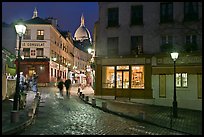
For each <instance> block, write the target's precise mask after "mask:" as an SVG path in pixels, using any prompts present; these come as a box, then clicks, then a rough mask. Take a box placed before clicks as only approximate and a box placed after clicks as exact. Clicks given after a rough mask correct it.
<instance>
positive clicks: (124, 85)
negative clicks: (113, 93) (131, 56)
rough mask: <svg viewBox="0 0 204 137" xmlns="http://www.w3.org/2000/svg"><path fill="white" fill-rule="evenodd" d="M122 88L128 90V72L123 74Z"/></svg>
mask: <svg viewBox="0 0 204 137" xmlns="http://www.w3.org/2000/svg"><path fill="white" fill-rule="evenodd" d="M123 88H129V71H124V72H123Z"/></svg>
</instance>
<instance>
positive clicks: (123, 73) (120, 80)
mask: <svg viewBox="0 0 204 137" xmlns="http://www.w3.org/2000/svg"><path fill="white" fill-rule="evenodd" d="M116 76H117V77H116V79H117V81H116V88H122V89H125V88H129V66H117V73H116Z"/></svg>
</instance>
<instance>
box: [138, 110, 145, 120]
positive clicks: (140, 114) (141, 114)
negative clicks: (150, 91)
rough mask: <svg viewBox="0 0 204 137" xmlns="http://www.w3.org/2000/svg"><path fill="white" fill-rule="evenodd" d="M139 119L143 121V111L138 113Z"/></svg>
mask: <svg viewBox="0 0 204 137" xmlns="http://www.w3.org/2000/svg"><path fill="white" fill-rule="evenodd" d="M139 119H141V120H144V119H145V112H143V111H140V112H139Z"/></svg>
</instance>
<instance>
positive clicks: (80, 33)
mask: <svg viewBox="0 0 204 137" xmlns="http://www.w3.org/2000/svg"><path fill="white" fill-rule="evenodd" d="M74 40H75V41H80V42H83V41H84V40H89V42H90V43H91V41H92V40H91V35H90V32H89V30H88V29H87V28H86V27H85V25H84V16H83V14H82V16H81V25H80V26H79V28H78V29H77V30H76V32H75V34H74Z"/></svg>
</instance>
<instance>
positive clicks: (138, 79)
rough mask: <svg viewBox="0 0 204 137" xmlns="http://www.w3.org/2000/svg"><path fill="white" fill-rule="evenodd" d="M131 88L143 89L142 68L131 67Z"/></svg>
mask: <svg viewBox="0 0 204 137" xmlns="http://www.w3.org/2000/svg"><path fill="white" fill-rule="evenodd" d="M131 88H142V89H144V67H143V66H132V76H131Z"/></svg>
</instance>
